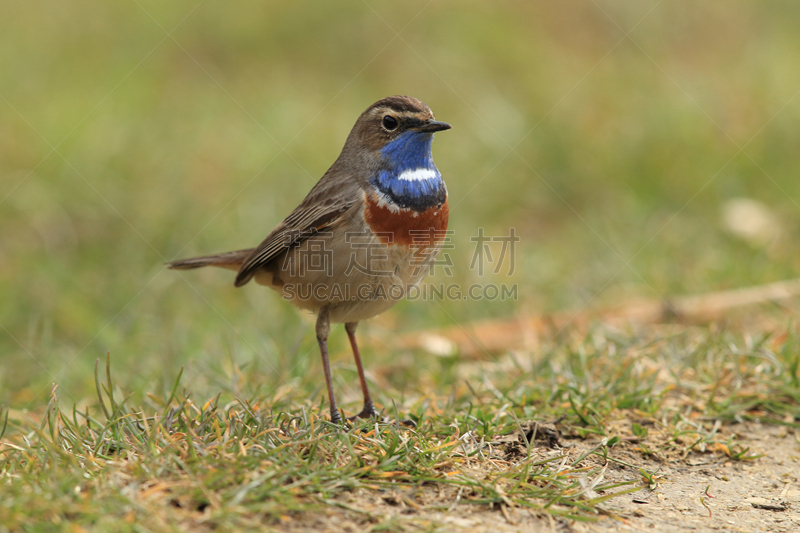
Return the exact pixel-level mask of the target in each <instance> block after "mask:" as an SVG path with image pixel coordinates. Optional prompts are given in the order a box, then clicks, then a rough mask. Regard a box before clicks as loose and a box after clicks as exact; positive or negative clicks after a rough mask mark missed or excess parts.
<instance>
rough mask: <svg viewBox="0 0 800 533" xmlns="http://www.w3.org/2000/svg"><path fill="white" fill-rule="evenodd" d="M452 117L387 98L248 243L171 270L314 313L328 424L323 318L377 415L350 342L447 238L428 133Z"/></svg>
mask: <svg viewBox="0 0 800 533" xmlns="http://www.w3.org/2000/svg"><path fill="white" fill-rule="evenodd" d="M450 128H451V126H450V124H448V123H446V122H441V121H438V120H436V119H435V118H434V115H433V112H432V111H431V109H430V108H429V107H428V106H427V105H426V104H425V103H424V102H422V101H421V100H419V99H417V98H414V97H411V96H402V95H398V96H389V97H386V98H383V99H381V100H378V101H377V102H375V103H374V104H372V105H371V106H369V107H368V108H367V109H366V110H365V111H364V112H363V113H361V115H360V116H359V117H358V119H357V120H356V123H355V125H354V126H353V128H352V130H351V131H350V134H349V135H348V136H347V139H346V140H345V143H344V147H343V148H342V151H341V153H340V155H339V157H338V158H337V159H336V161H335V162H334V163H333V165H331V167H330V168H329V169H328V170H327V172H325V174H323V176H322V177H321V178H320V179H319V181H318V182H317V183H316V184H315V185H314V187H313V188H312V189H311V191H310V192H309V193H308V195H307V196H306V197H305V199H304V200H303V201H302V202H300V205H298V206H297V208H295V209H294V210H293V211H292V212H291V213H289V215H288V216H287V217H286V218H285V219H283V221H282V222H280V223H279V224H278V225H277V226H275V228H274V229H273V230H272V231H271V232H270V233H269V234H268V235H267V237H266V238H265V239H264V240H263V242H261V244H259V245H258V246H257V247H255V248H248V249H242V250H236V251H232V252H226V253H220V254H214V255H207V256H203V257H195V258H190V259H181V260H177V261H172V262H170V263H167V266H168V267H169V268H171V269H177V270H186V269H194V268H199V267H205V266H214V267H222V268H226V269H229V270H234V271H236V279H235V282H234V286H235V287H241V286H243V285H245V284H247V283H248V282H249V281H250V280H254V281H255V282H256V283H257V284H260V285H265V286H267V287H270V288H272V289H274V290H276V291H278V292H279V293H280V294H281V297H282V299H285V300H287V301H288V302H290V303H292V304H294V305H295V306H297V307H299V308H300V309H301V310H305V311H310V312H312V313H315V314H316V326H315V332H316V338H317V343H318V345H319V350H320V355H321V357H322V368H323V372H324V374H325V385H326V387H327V393H328V404H329V407H330V417H331V418H330V419H331V422H334V423H337V424H341V423H342V414H341V413H340V412H339V409H338V407H337V403H336V396H335V394H334V390H333V381H332V379H331V369H330V362H329V356H328V336H329V333H330V325H331V323H334V324H338V323H343V324H344V329H345V331H346V332H347V336H348V338H349V341H350V347H351V349H352V352H353V357H354V359H355V364H356V368H357V370H358V377H359V381H360V385H361V393H362V395H363V400H364V404H363V408H362V410H361V412H359V413H358V414H357V415H355V416H353V417H350V418H349V419H348V420H355V419H356V418H378V419H382V416H381V414H380V413H379V412H378V411H377V410H376V408H375V405H374V403H373V401H372V398H371V396H370V393H369V388H368V386H367V380H366V378H365V376H364V368H363V366H362V363H361V355H360V352H359V349H358V343H357V342H356V328H357V326H358V324H359V322H361V321H363V320H366V319H369V318H372V317H374V316H377V315H378V314H380V313H382V312H384V311H386V310H387V309H389V308H390V307H392V306H393V305H394V304H395V303H397V301H398V300H400V299H401V298H402V297H403V295H404V294H406V293H407V291H408V290H409V289H410V288H411V287H415V286H417V285H418V284H419V283H420V281H422V279H423V278H424V277H425V276H426V275H427V274H428V273H429V271H430V269H431V267H432V265H433V264H434V262H435V260H436V257H437V256H438V254H439V252H440V251H441V249H442V246H443V243H444V241H445V240H446V236H447V225H448V219H449V207H448V202H447V199H448V194H447V187H446V186H445V182H444V180H443V178H442V175H441V173H440V172H439V169H438V168H437V167H436V165H435V164H434V162H433V155H432V152H431V145H432V142H433V135H434V133H436V132H439V131H444V130H449V129H450Z"/></svg>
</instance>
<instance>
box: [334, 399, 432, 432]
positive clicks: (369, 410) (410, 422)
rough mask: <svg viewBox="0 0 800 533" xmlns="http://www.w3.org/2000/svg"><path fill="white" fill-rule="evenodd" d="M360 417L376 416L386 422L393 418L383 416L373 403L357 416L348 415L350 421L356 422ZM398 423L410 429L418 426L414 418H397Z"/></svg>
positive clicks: (378, 419)
mask: <svg viewBox="0 0 800 533" xmlns="http://www.w3.org/2000/svg"><path fill="white" fill-rule="evenodd" d="M358 418H365V419H366V418H374V419H376V420H377V421H378V422H384V423H390V422H392V420H389V419H388V418H386V417H385V416H383V415H382V414H381V413H379V412H378V411H377V410H376V409H375V407H373V406H372V405H365V406H364V408H363V409H362V410H361V412H360V413H358V414H357V415H355V416H351V417H348V418H347V420H348V421H350V422H354V421H355V420H356V419H358ZM397 423H398V424H400V425H401V426H404V427H407V428H409V429H414V428H416V427H417V423H416V422H414V421H413V420H410V419H405V420H397Z"/></svg>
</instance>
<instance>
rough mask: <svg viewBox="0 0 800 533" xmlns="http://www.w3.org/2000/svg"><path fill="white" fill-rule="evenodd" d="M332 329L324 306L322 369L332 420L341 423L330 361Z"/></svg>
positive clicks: (321, 315)
mask: <svg viewBox="0 0 800 533" xmlns="http://www.w3.org/2000/svg"><path fill="white" fill-rule="evenodd" d="M330 331H331V322H330V317H329V315H328V308H327V307H323V308H322V310H320V312H319V315H318V316H317V342H318V343H319V351H320V353H321V354H322V370H323V371H325V385H326V386H327V387H328V403H329V404H330V406H331V422H333V423H334V424H339V423H341V421H342V415H340V414H339V409H338V408H337V407H336V398H335V397H334V395H333V380H331V365H330V362H329V361H328V334H329V333H330Z"/></svg>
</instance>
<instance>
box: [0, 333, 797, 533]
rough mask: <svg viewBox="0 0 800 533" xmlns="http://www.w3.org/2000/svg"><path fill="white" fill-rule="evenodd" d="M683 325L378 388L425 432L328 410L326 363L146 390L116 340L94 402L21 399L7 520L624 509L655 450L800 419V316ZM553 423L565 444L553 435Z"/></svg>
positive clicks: (674, 452) (173, 520)
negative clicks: (769, 326) (117, 378)
mask: <svg viewBox="0 0 800 533" xmlns="http://www.w3.org/2000/svg"><path fill="white" fill-rule="evenodd" d="M659 329H661V328H659ZM668 329H669V328H664V329H663V330H661V331H659V330H658V329H657V330H655V331H651V332H648V333H647V334H639V335H632V334H620V333H618V332H616V333H612V332H609V331H606V330H605V329H604V328H603V327H601V326H596V327H595V328H593V330H592V331H590V332H589V333H588V334H587V335H586V336H583V337H578V336H577V335H574V336H570V338H567V339H562V340H561V341H559V342H556V343H553V344H552V345H551V346H549V347H547V348H546V349H545V350H543V352H542V353H541V354H539V358H538V360H536V361H533V362H532V361H528V363H527V367H526V364H523V363H519V362H518V361H517V362H516V363H515V361H516V360H515V359H514V357H512V356H506V357H505V358H501V359H498V360H496V361H485V362H483V364H482V365H481V368H482V371H481V372H480V373H478V372H475V373H474V374H472V375H470V374H469V373H467V374H466V375H457V374H460V372H461V371H463V370H464V369H463V368H461V370H460V371H456V370H455V369H451V372H453V373H448V372H447V371H445V372H443V373H442V375H441V376H439V377H438V378H437V379H439V380H441V382H440V385H439V387H437V389H438V390H443V389H446V388H448V384H449V387H451V391H452V392H451V394H450V395H449V396H445V397H436V396H429V395H423V396H419V397H415V398H408V399H406V401H405V402H403V403H402V404H400V405H396V404H392V403H388V402H387V401H386V400H387V398H386V396H385V395H384V394H383V393H380V394H379V396H382V397H383V398H384V400H385V401H384V406H385V407H386V412H387V414H388V415H389V416H390V417H391V418H395V419H396V417H397V416H400V417H411V418H412V419H413V420H415V421H416V423H417V428H416V429H408V428H404V427H403V426H398V425H396V424H394V423H380V422H376V421H363V422H359V423H356V424H351V425H348V426H346V427H339V426H337V425H334V424H331V423H330V422H328V421H327V419H326V416H325V413H326V409H325V406H324V405H321V404H319V403H316V402H315V401H312V400H314V398H316V397H320V396H321V395H319V394H317V395H312V396H306V395H305V394H303V393H302V392H301V391H302V390H309V389H313V384H314V383H315V382H316V380H314V379H313V376H311V377H310V378H309V379H308V380H307V382H306V383H304V384H303V387H300V388H293V389H292V390H291V391H286V390H284V391H281V392H279V393H278V394H277V395H276V396H273V397H270V396H254V397H249V398H243V397H236V396H233V395H231V394H230V393H221V394H218V395H216V396H214V397H210V398H198V397H194V395H193V393H192V391H191V390H187V389H185V388H183V387H182V386H181V380H182V376H181V375H180V373H179V374H178V375H177V376H176V379H175V381H174V384H173V386H172V388H171V390H170V391H169V393H168V394H165V395H160V394H152V393H149V392H148V393H147V394H146V395H144V396H142V397H139V398H136V396H137V395H136V394H131V393H129V392H126V391H125V390H124V388H123V387H120V386H119V385H117V384H115V382H114V380H113V376H112V372H111V367H110V364H111V357H110V356H109V357H108V358H107V359H106V361H105V364H106V372H105V375H98V373H97V372H96V374H95V380H96V386H97V399H96V400H95V401H93V402H90V403H88V402H84V403H83V404H82V405H80V406H78V405H75V406H73V407H72V408H71V409H62V408H61V407H60V405H61V402H59V400H58V388H57V387H54V388H53V389H52V391H51V394H50V401H49V403H48V405H47V407H46V408H45V409H43V410H42V411H39V412H37V413H28V414H25V415H24V416H23V414H22V413H18V412H15V413H14V414H13V416H12V417H11V419H10V421H9V419H8V417H9V413H8V410H7V409H6V410H5V413H4V415H3V416H4V417H5V418H6V424H5V427H4V430H5V433H6V436H5V438H4V440H3V445H2V448H1V449H0V450H2V462H0V468H1V469H2V471H3V472H4V475H5V477H6V478H7V480H9V481H10V483H9V484H7V485H6V487H5V489H4V492H5V494H6V497H7V498H8V500H7V501H10V502H13V504H12V505H4V506H2V507H0V523H3V524H5V525H6V527H7V528H9V529H10V530H14V529H17V528H21V527H26V528H28V529H29V530H37V529H41V530H45V529H48V528H56V529H59V528H60V529H63V530H71V529H69V528H74V527H78V526H80V527H95V528H97V529H100V530H102V529H114V530H131V531H135V530H172V529H174V530H183V529H198V530H211V529H215V530H216V529H219V530H241V531H249V530H252V531H256V530H262V529H263V528H264V527H267V528H278V529H280V528H282V527H290V526H292V525H295V526H298V527H299V526H300V525H302V524H306V525H307V526H308V525H309V524H310V523H313V517H314V516H315V513H319V512H324V513H328V514H331V513H333V514H334V515H335V514H336V513H337V512H339V513H344V516H348V517H349V520H352V521H354V522H356V523H360V524H361V526H360V527H364V528H366V529H368V530H371V531H379V530H381V529H383V528H386V527H388V528H389V529H393V530H419V529H428V528H433V529H437V528H440V527H444V526H443V525H442V524H441V523H437V521H436V520H431V518H430V517H429V516H427V515H428V514H429V513H433V512H436V511H446V510H453V509H458V508H459V507H463V506H470V507H473V508H474V507H475V506H478V507H481V506H484V507H486V508H488V509H492V508H495V509H498V510H502V512H503V514H505V515H506V516H509V515H508V513H509V512H514V513H518V512H523V511H525V510H530V511H532V512H534V513H536V514H538V515H542V516H544V515H546V514H550V515H552V516H554V517H556V518H570V519H574V520H596V519H597V518H598V517H600V516H611V517H614V516H615V513H614V498H615V497H619V496H621V495H624V494H629V493H631V492H635V491H639V490H646V489H648V488H650V489H653V488H655V487H656V485H657V484H658V483H660V482H664V478H663V476H660V475H659V472H658V469H652V467H646V466H644V465H645V464H646V463H647V459H648V458H653V457H655V458H657V459H658V461H659V462H660V463H661V464H669V463H671V462H680V461H682V460H685V459H686V458H687V457H688V456H690V455H693V454H709V453H710V454H717V455H722V456H727V457H729V458H730V460H734V461H751V460H757V459H758V457H760V455H759V454H760V453H768V450H750V449H748V448H744V447H742V446H741V445H740V444H739V443H738V442H737V439H736V434H735V432H733V431H732V430H731V429H729V428H728V427H727V426H726V425H720V422H725V421H727V422H735V421H737V420H745V419H754V418H758V419H760V420H762V421H764V422H768V423H770V422H771V423H779V424H785V425H788V426H792V427H796V428H797V427H800V423H798V421H799V420H800V387H798V379H800V376H799V375H798V370H797V368H798V357H799V356H798V351H797V350H796V343H797V338H798V337H797V335H798V331H797V330H796V328H794V329H790V330H789V331H788V332H785V333H786V334H785V335H784V336H781V335H774V336H764V337H763V338H760V339H752V338H747V337H745V338H742V337H741V336H738V335H737V334H736V333H734V332H730V331H719V332H713V333H712V332H709V331H703V330H698V331H695V332H692V333H678V334H675V333H673V332H670V331H668ZM101 366H102V365H101V364H100V362H99V361H98V367H101ZM96 370H100V368H97V369H96ZM448 374H450V375H448ZM478 376H481V377H478ZM495 383H501V385H500V386H499V388H498V387H497V386H495ZM373 387H375V384H373ZM379 390H380V389H379ZM134 402H138V403H137V404H134ZM134 405H136V406H135V407H134ZM34 420H38V421H37V422H34ZM554 422H555V426H553V423H554ZM548 427H549V428H557V431H558V432H559V433H560V437H557V439H559V440H560V443H559V444H560V447H556V448H550V447H549V446H548V445H547V442H546V439H544V440H543V439H542V438H541V437H544V436H545V434H546V432H547V428H548ZM537 436H538V437H540V438H537ZM632 458H633V459H632ZM637 458H638V459H637ZM647 464H649V463H647ZM609 465H613V466H614V468H616V469H617V471H616V474H615V475H612V472H610V471H609V472H607V470H608V469H609ZM612 470H613V469H612ZM375 499H378V500H380V501H382V502H384V504H383V505H379V504H376V503H375V502H374V501H375ZM395 506H396V507H398V508H406V509H409V512H410V513H411V514H403V513H399V512H398V511H391V509H392V508H393V507H395ZM387 508H388V509H390V511H389V512H387V510H386V509H387ZM387 521H388V522H387ZM425 524H427V525H425Z"/></svg>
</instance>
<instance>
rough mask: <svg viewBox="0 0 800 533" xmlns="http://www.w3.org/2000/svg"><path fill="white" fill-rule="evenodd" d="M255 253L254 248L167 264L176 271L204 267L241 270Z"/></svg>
mask: <svg viewBox="0 0 800 533" xmlns="http://www.w3.org/2000/svg"><path fill="white" fill-rule="evenodd" d="M252 253H253V248H250V249H249V250H236V251H235V252H225V253H224V254H214V255H205V256H203V257H192V258H191V259H179V260H178V261H170V262H169V263H167V266H168V267H169V268H172V269H175V270H190V269H192V268H200V267H204V266H215V267H221V268H228V269H230V270H239V267H240V266H242V263H244V262H245V260H246V259H247V258H248V257H250V254H252Z"/></svg>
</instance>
